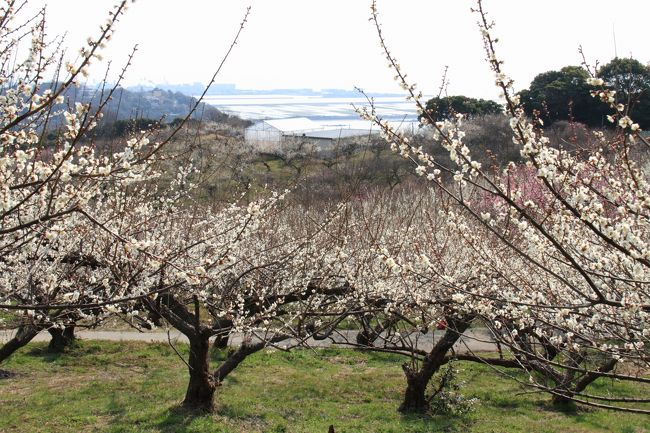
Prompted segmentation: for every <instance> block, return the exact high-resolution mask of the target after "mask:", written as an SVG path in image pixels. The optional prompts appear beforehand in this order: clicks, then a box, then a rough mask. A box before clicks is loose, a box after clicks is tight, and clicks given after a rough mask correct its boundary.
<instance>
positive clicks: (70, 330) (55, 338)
mask: <svg viewBox="0 0 650 433" xmlns="http://www.w3.org/2000/svg"><path fill="white" fill-rule="evenodd" d="M48 332H49V333H50V335H51V336H52V339H51V340H50V344H49V345H48V347H47V349H48V350H49V351H50V352H54V353H61V352H63V351H64V350H65V349H67V348H68V347H70V346H71V345H72V344H73V343H74V341H75V340H76V337H75V335H74V326H66V327H65V328H63V329H61V328H50V329H48Z"/></svg>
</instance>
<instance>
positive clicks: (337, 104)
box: [205, 95, 417, 129]
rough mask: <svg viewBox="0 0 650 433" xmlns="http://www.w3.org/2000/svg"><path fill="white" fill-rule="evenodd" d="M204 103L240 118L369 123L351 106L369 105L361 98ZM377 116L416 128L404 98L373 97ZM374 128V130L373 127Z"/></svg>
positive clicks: (239, 98) (230, 98)
mask: <svg viewBox="0 0 650 433" xmlns="http://www.w3.org/2000/svg"><path fill="white" fill-rule="evenodd" d="M205 102H207V103H208V104H211V105H214V106H215V107H217V108H219V109H220V110H221V111H223V112H226V113H229V114H236V115H238V116H239V117H241V118H244V119H250V120H258V119H282V118H287V117H307V118H309V119H311V120H313V121H314V122H316V123H318V124H320V125H322V126H327V127H330V126H336V127H343V128H358V129H370V128H371V125H370V122H367V121H365V120H361V119H359V116H358V115H357V114H356V113H355V111H354V109H353V107H352V104H354V105H356V106H358V107H361V106H364V105H368V103H367V101H366V99H365V98H362V97H356V98H355V97H323V96H320V95H224V96H207V97H206V98H205ZM375 108H376V110H377V113H378V114H379V115H380V116H381V117H382V118H383V119H386V120H388V121H390V122H391V123H392V124H395V125H398V124H399V125H402V126H404V127H406V128H409V129H411V128H415V129H417V114H416V111H415V107H414V105H413V103H411V102H407V101H406V100H405V99H404V97H401V96H390V97H378V98H375ZM373 129H375V128H373Z"/></svg>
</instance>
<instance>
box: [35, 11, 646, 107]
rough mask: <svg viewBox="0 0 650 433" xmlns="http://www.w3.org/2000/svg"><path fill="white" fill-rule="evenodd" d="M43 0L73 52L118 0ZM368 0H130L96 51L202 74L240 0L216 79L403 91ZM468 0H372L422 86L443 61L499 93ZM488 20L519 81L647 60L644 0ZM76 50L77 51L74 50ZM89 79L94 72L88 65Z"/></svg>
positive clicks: (457, 87) (142, 75)
mask: <svg viewBox="0 0 650 433" xmlns="http://www.w3.org/2000/svg"><path fill="white" fill-rule="evenodd" d="M31 3H32V4H31V6H36V5H38V4H47V5H48V6H47V7H48V16H49V18H48V22H49V24H48V28H49V34H50V35H58V34H62V33H65V32H67V39H66V41H67V42H66V45H67V46H69V47H70V48H71V52H76V49H77V48H79V47H80V45H81V44H82V43H83V41H84V40H85V39H86V37H88V36H90V35H95V34H97V29H98V26H99V24H100V23H102V22H103V21H104V19H105V17H106V14H107V12H108V10H109V9H110V6H111V5H112V4H114V3H115V0H32V2H31ZM370 3H371V2H370V1H369V0H320V1H317V0H246V1H242V0H181V1H179V0H138V1H137V2H136V3H135V4H133V5H131V6H130V9H129V10H128V12H127V14H126V16H125V17H124V18H123V19H122V21H121V22H120V23H119V25H118V27H117V32H116V35H115V38H114V40H113V41H112V42H111V43H110V44H109V47H108V48H107V49H106V50H105V52H104V56H105V57H106V58H107V59H111V60H113V61H114V64H115V65H117V64H120V65H121V64H122V63H123V62H124V61H125V59H126V56H127V54H128V52H129V51H130V49H131V47H132V46H133V45H134V44H136V43H137V44H138V45H139V52H138V54H137V56H136V59H135V61H134V64H133V66H132V68H131V69H130V71H129V73H128V77H127V83H128V84H137V83H146V82H168V83H191V82H197V81H199V82H205V81H207V79H208V78H209V77H210V76H211V75H212V71H213V70H214V69H215V67H216V65H217V64H218V63H219V61H220V59H221V57H222V56H223V54H224V53H225V51H226V50H227V48H228V46H229V45H230V41H231V40H232V37H233V36H234V34H235V32H236V30H237V28H238V25H239V22H240V21H241V18H242V16H243V14H244V11H245V9H246V6H248V5H251V6H252V10H251V15H250V17H249V21H248V24H247V26H246V28H245V30H244V33H243V34H242V36H241V38H240V40H239V44H238V45H237V47H236V49H235V51H234V52H233V54H232V56H231V57H230V59H229V61H228V63H227V64H226V66H225V68H224V69H223V71H222V74H221V76H220V78H219V80H218V81H219V82H221V83H235V84H236V85H237V86H238V87H240V88H249V89H250V88H253V89H270V88H302V87H311V88H315V89H320V88H343V89H351V88H352V87H353V86H359V87H362V88H364V89H367V90H370V91H399V88H398V86H397V84H396V83H395V82H394V81H393V78H392V77H393V74H392V73H391V71H390V70H389V69H388V68H387V67H386V65H387V62H386V60H385V58H384V56H383V55H382V53H381V50H380V48H379V44H378V39H377V35H376V32H375V30H374V27H373V26H372V24H371V23H370V22H369V21H368V18H369V16H370ZM473 5H474V2H473V1H472V0H445V1H442V0H378V6H379V11H380V18H381V21H382V22H383V28H384V33H385V36H386V38H387V40H388V43H389V45H390V47H391V49H392V51H393V54H394V55H395V56H396V57H397V58H398V60H399V61H400V63H401V65H402V67H403V68H404V70H405V71H406V72H407V73H408V75H409V77H410V78H412V79H413V81H415V82H417V83H418V85H419V87H420V88H422V89H423V91H424V92H425V93H427V94H433V93H435V92H437V88H438V86H439V85H440V79H441V75H442V71H443V69H444V67H445V65H448V66H449V73H448V78H449V81H450V84H449V94H466V95H471V96H476V97H484V98H495V96H496V94H497V93H496V90H495V88H494V86H493V77H492V74H491V73H490V71H489V68H488V66H487V64H486V63H485V62H484V60H483V59H484V53H483V48H482V42H481V38H480V35H479V32H478V29H477V27H476V20H477V16H476V15H475V14H472V13H471V12H470V8H471V7H472V6H473ZM484 7H485V8H486V9H487V10H488V11H489V13H490V17H491V18H492V19H493V20H495V21H496V24H497V27H496V29H495V34H496V35H497V36H498V37H499V38H500V40H501V43H500V44H499V45H498V49H499V53H498V54H499V55H500V57H501V58H502V59H503V60H505V62H506V63H505V69H506V71H507V72H508V74H509V75H510V76H512V77H513V78H514V79H515V86H516V87H517V88H523V87H527V86H528V85H529V83H530V81H531V79H532V78H533V77H534V76H535V75H536V74H538V73H540V72H544V71H547V70H551V69H557V68H560V67H562V66H565V65H569V64H579V63H580V62H581V57H580V55H579V54H578V47H579V46H580V45H582V46H583V48H584V51H585V54H586V56H587V58H588V60H589V61H590V62H594V61H596V60H599V61H600V62H601V63H604V62H607V61H608V60H610V59H611V58H612V57H613V56H614V31H613V30H614V29H615V35H616V45H617V50H618V55H619V56H629V55H633V56H634V57H635V58H637V59H639V60H641V61H642V62H644V63H645V62H648V61H649V60H650V44H648V42H647V37H646V34H647V31H648V28H649V27H648V19H649V17H650V1H648V0H617V1H605V0H544V1H541V0H538V1H531V0H516V1H515V0H484ZM73 48H74V50H72V49H73ZM93 75H94V76H95V77H100V76H101V70H100V69H97V68H95V69H94V70H93Z"/></svg>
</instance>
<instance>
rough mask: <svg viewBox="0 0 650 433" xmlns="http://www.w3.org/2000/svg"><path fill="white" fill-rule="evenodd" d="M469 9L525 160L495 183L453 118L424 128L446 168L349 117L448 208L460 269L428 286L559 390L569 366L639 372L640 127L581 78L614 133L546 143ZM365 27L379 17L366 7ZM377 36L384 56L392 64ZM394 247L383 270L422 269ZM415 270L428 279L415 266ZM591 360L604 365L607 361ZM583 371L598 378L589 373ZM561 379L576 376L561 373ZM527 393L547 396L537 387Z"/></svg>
mask: <svg viewBox="0 0 650 433" xmlns="http://www.w3.org/2000/svg"><path fill="white" fill-rule="evenodd" d="M477 12H478V13H479V16H480V19H479V26H480V29H481V34H482V37H483V41H484V45H485V49H486V53H487V60H488V63H489V65H490V67H491V69H492V71H493V72H494V74H495V77H496V80H495V83H496V85H497V87H498V88H499V89H500V90H501V91H502V93H503V95H502V96H503V99H504V101H505V103H504V105H505V108H506V114H507V115H508V116H509V117H510V126H511V128H512V132H513V142H514V143H515V144H516V145H518V146H519V149H520V152H521V156H522V158H523V160H524V162H523V163H516V162H511V163H510V164H508V166H507V167H506V168H505V170H503V171H502V172H501V173H498V174H494V173H493V172H487V171H483V170H482V169H481V167H480V165H478V164H475V163H474V162H473V161H472V159H471V157H470V150H469V149H467V148H466V146H465V145H464V144H463V142H462V138H463V133H462V129H461V128H462V118H460V117H459V118H458V119H457V121H456V122H449V121H447V122H436V121H435V119H428V122H427V124H428V125H430V127H431V128H433V129H434V130H435V136H436V139H437V140H439V142H440V145H441V147H443V148H444V149H446V150H447V151H448V153H449V156H450V160H451V162H452V165H449V166H442V165H441V164H439V163H438V162H437V161H434V160H433V158H432V157H431V156H429V155H426V154H424V152H422V149H421V148H415V147H413V146H412V145H411V144H410V142H409V141H408V139H407V138H406V137H403V136H401V135H400V134H399V132H397V131H394V130H393V129H392V128H391V127H390V126H389V125H388V124H387V123H386V122H382V121H381V119H380V118H379V115H378V114H377V113H376V112H375V110H374V108H372V109H365V110H364V109H360V110H359V111H360V114H361V115H362V116H364V117H365V118H367V119H369V120H373V121H374V122H375V123H376V124H377V125H378V126H379V127H380V128H381V129H382V132H383V135H384V138H385V139H386V140H387V141H388V142H389V143H390V144H391V147H392V148H393V150H395V151H396V152H398V153H400V154H401V155H402V156H404V157H406V158H408V159H411V160H412V161H413V162H414V164H415V165H416V169H415V170H416V173H417V174H418V175H421V176H424V177H426V178H428V179H429V180H431V181H433V184H434V185H436V186H438V187H440V191H442V192H444V193H445V194H447V195H448V197H449V198H450V199H451V200H453V202H454V203H455V206H456V207H457V209H455V210H449V211H447V212H446V214H445V217H446V218H447V221H448V222H447V224H446V226H445V230H446V231H448V232H449V233H448V234H447V236H449V237H450V238H451V239H455V240H458V241H459V242H460V243H462V250H463V259H464V264H465V266H464V267H463V269H462V271H463V272H462V273H461V275H455V274H453V273H448V272H447V271H446V270H445V267H444V265H441V263H436V265H437V266H440V269H436V270H435V271H431V272H429V274H430V273H432V272H435V273H436V274H437V277H436V278H434V277H430V279H429V280H428V281H429V284H430V285H428V286H427V289H428V290H430V291H431V292H432V293H435V295H436V296H438V298H437V299H438V300H440V299H449V300H451V301H452V302H453V304H455V305H458V306H461V305H462V307H463V311H465V312H472V314H476V315H477V316H478V317H481V318H482V320H484V322H485V323H486V324H487V326H489V327H490V328H491V329H493V331H494V334H495V337H496V338H498V339H499V341H500V342H501V343H502V344H503V345H504V347H507V348H509V349H510V350H512V352H513V353H514V354H515V356H516V357H517V359H518V360H520V361H521V365H525V366H526V368H528V369H533V370H536V371H538V372H539V373H540V374H542V375H543V376H544V377H546V379H549V378H550V380H551V381H552V382H554V383H556V384H558V385H557V386H560V385H559V384H560V383H561V382H562V380H564V379H562V377H569V379H566V381H567V382H570V381H571V380H573V375H575V372H576V371H580V372H581V374H588V373H589V374H591V375H592V376H594V377H597V376H598V375H599V374H603V375H610V376H612V377H617V374H616V373H613V372H612V369H613V368H614V365H615V364H616V363H621V362H632V363H636V364H639V365H641V366H643V367H645V368H647V367H648V365H650V353H649V352H648V344H649V343H650V341H648V335H649V334H650V331H649V329H648V328H649V326H650V316H649V315H650V291H649V290H648V287H650V286H649V285H650V207H649V205H650V184H649V183H648V177H647V175H648V174H647V173H646V172H643V171H642V170H641V168H640V167H639V166H637V164H636V163H635V162H634V161H633V159H632V158H631V157H630V152H631V151H632V149H634V146H635V144H636V142H637V140H636V134H638V131H639V126H638V124H636V123H634V122H633V120H632V119H631V118H630V117H629V116H628V115H627V114H626V108H625V106H622V105H621V104H616V103H615V92H614V91H613V90H611V89H606V88H604V87H603V86H604V82H603V81H602V80H601V79H598V78H591V79H589V81H588V82H589V84H591V85H593V86H599V87H600V89H599V90H595V91H594V92H592V94H593V95H594V96H595V97H598V98H600V99H601V100H602V101H603V102H604V103H605V104H608V105H609V106H610V107H611V108H612V110H613V114H612V116H611V121H612V122H613V123H614V124H615V126H616V133H615V134H614V136H613V137H612V138H607V139H606V138H605V136H604V135H603V134H602V133H600V134H598V135H597V137H596V138H597V140H598V146H597V147H595V148H590V149H591V150H590V151H589V153H588V154H585V153H581V154H575V153H570V152H568V151H566V150H562V149H559V148H555V147H553V146H551V144H550V140H549V139H548V138H547V137H545V136H544V133H543V130H542V127H543V124H542V122H540V121H539V120H535V119H534V120H532V121H531V120H529V119H528V118H527V117H526V115H525V113H524V110H523V109H522V107H521V106H520V101H519V98H518V96H517V95H514V94H513V90H512V89H513V81H512V80H511V79H510V78H508V77H507V75H506V74H505V73H504V72H503V70H502V64H503V63H502V62H501V61H499V60H498V59H497V56H496V54H495V51H494V47H495V44H496V42H497V41H496V39H494V38H492V36H491V29H492V26H493V24H492V23H490V22H488V21H487V20H486V18H485V14H484V13H483V10H482V5H481V2H480V1H479V2H478V9H477ZM373 18H374V19H375V22H376V19H377V16H376V10H373ZM377 27H378V31H379V36H380V41H381V45H382V48H383V49H384V51H385V53H386V55H387V56H388V57H389V58H391V57H392V56H391V55H390V52H389V51H388V49H387V48H386V46H385V43H384V39H383V37H382V35H381V31H380V29H379V25H378V24H377ZM390 67H391V68H392V69H394V70H396V71H397V75H398V79H399V80H400V81H401V82H402V86H403V87H404V88H406V89H407V92H409V95H411V93H410V91H409V90H408V89H410V86H409V85H408V84H407V82H406V78H405V75H404V74H403V73H402V72H401V70H399V68H397V67H396V66H395V62H392V61H391V62H390ZM415 101H416V102H415V103H416V106H417V107H418V109H420V112H422V113H424V115H425V116H426V115H427V112H426V110H423V109H422V104H421V103H420V102H419V101H418V99H417V98H415ZM433 167H435V168H437V169H439V170H441V171H442V172H446V173H448V174H449V175H450V178H451V179H449V178H448V179H444V178H441V177H440V176H439V175H437V174H439V172H438V173H437V174H436V175H433V176H429V175H428V174H429V173H431V171H430V170H431V169H432V168H433ZM452 179H453V182H452V183H451V185H453V184H456V185H457V186H458V188H457V189H453V188H451V185H450V180H452ZM420 229H421V230H423V231H426V230H427V228H426V227H423V226H420ZM413 242H415V241H413ZM397 245H401V243H399V242H398V243H397ZM417 245H421V243H420V242H419V241H418V242H417ZM434 245H435V244H434ZM420 248H421V247H419V246H418V249H420ZM380 251H382V253H381V254H380V256H387V254H386V253H385V251H391V248H390V247H389V246H385V247H384V248H383V249H382V250H380ZM399 251H400V253H399V255H396V256H393V257H390V260H388V258H385V259H384V260H383V261H384V264H385V265H386V267H387V268H388V269H389V270H391V272H394V270H393V268H396V267H397V268H399V269H400V270H401V272H400V274H399V275H400V277H401V278H402V280H404V279H405V272H404V270H405V269H409V268H412V269H415V267H416V266H417V265H420V264H421V263H423V261H422V259H421V256H419V255H418V256H417V257H413V258H412V260H411V261H407V260H406V259H404V258H402V257H401V256H402V255H403V254H405V253H404V251H403V250H399ZM427 256H428V257H431V255H429V254H427ZM427 261H429V260H427ZM417 274H418V275H419V276H420V277H422V276H423V275H427V273H426V272H423V271H420V272H417ZM441 282H445V283H446V284H447V286H448V287H449V288H451V289H452V290H450V291H447V292H445V294H444V296H443V295H441V294H440V293H438V292H437V291H436V290H438V289H437V287H439V285H440V283H441ZM415 286H416V285H415V284H410V287H415ZM411 293H414V291H413V290H412V289H411ZM423 297H424V298H425V299H426V295H423V294H421V293H419V292H418V293H417V294H414V298H417V299H423ZM397 299H398V300H399V301H398V302H397V303H399V304H400V305H401V304H407V301H403V300H402V299H403V298H401V299H400V298H399V297H398V298H397ZM447 308H450V307H449V306H447ZM558 353H562V356H560V355H557V354H558ZM549 354H550V355H549ZM594 359H597V360H605V361H603V362H605V364H602V365H601V364H598V363H595V361H594ZM576 360H579V361H576ZM599 362H600V361H599ZM571 363H573V364H571ZM594 365H595V366H594ZM591 369H600V370H598V372H597V373H594V371H593V370H591ZM558 371H559V372H558ZM566 372H573V373H571V375H570V376H563V374H565V373H566ZM566 374H569V373H566ZM592 376H590V377H592ZM623 376H625V375H624V374H620V375H619V377H623ZM626 379H630V377H628V376H626ZM533 385H534V386H537V387H539V388H540V389H547V390H548V389H549V387H548V385H546V384H544V383H542V382H534V384H533ZM574 391H575V392H580V391H582V389H578V390H577V391H576V390H574ZM574 391H571V392H574ZM555 392H559V391H557V390H556V391H555ZM567 393H569V391H566V390H565V391H562V392H559V394H561V395H563V396H566V394H567ZM569 397H571V396H570V395H569Z"/></svg>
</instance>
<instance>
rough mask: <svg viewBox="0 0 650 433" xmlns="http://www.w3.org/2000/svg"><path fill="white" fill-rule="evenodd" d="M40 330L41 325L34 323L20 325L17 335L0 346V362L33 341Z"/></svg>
mask: <svg viewBox="0 0 650 433" xmlns="http://www.w3.org/2000/svg"><path fill="white" fill-rule="evenodd" d="M40 330H41V329H40V328H39V327H37V326H34V325H23V326H21V327H19V328H18V330H17V331H16V335H14V337H13V338H12V339H11V340H9V341H7V342H6V343H5V344H3V345H2V347H0V362H2V361H4V360H5V359H7V358H9V357H10V356H11V354H12V353H14V352H15V351H16V350H18V349H20V348H21V347H23V346H24V345H26V344H27V343H29V342H30V341H32V339H33V338H34V337H36V335H37V334H38V333H39V332H40Z"/></svg>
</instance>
